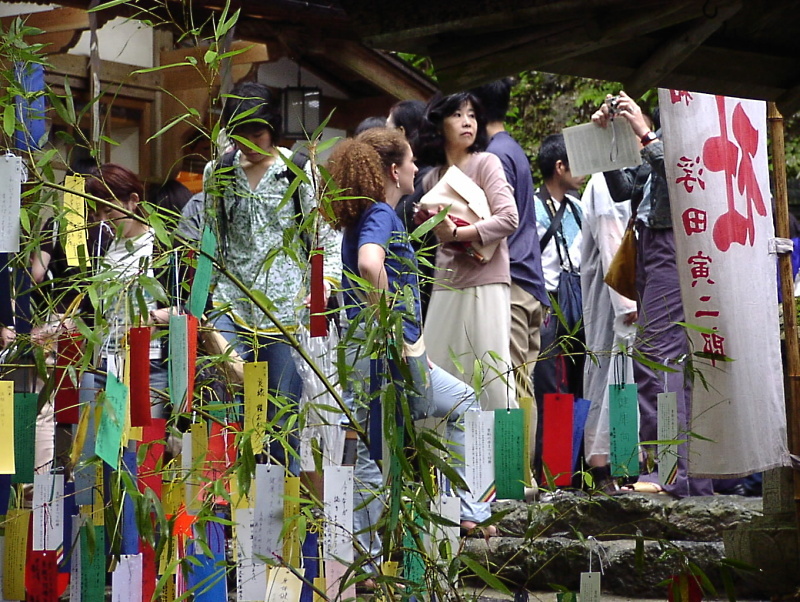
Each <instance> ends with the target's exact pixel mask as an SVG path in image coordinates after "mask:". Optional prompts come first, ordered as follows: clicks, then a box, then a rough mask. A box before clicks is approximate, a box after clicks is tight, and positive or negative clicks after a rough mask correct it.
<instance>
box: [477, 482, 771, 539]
mask: <svg viewBox="0 0 800 602" xmlns="http://www.w3.org/2000/svg"><path fill="white" fill-rule="evenodd" d="M761 510H762V502H761V498H760V497H741V496H736V495H714V496H708V497H693V498H684V499H681V500H676V499H674V498H672V497H670V496H668V495H654V494H639V493H628V494H624V495H616V496H608V495H594V496H591V497H589V496H584V495H581V494H576V493H572V492H570V491H560V492H559V495H557V496H555V498H554V499H553V501H552V502H549V503H531V504H527V503H525V502H522V501H517V500H504V501H501V502H496V503H495V504H493V505H492V511H493V512H494V513H495V514H497V513H503V512H507V513H508V514H507V515H506V516H505V517H504V518H503V519H502V520H501V521H500V523H499V524H498V529H499V531H500V533H501V534H504V535H507V536H511V537H527V538H531V537H544V536H546V537H552V536H560V537H566V538H572V539H580V538H585V537H589V536H590V535H591V536H593V537H596V538H598V539H617V538H620V537H623V536H632V535H636V534H637V533H641V534H642V535H643V536H644V537H647V538H654V539H670V540H673V539H674V540H685V541H722V532H723V531H725V530H726V529H730V528H733V527H735V526H737V525H739V524H747V523H750V522H752V521H753V520H754V519H755V518H756V517H760V516H762V511H761Z"/></svg>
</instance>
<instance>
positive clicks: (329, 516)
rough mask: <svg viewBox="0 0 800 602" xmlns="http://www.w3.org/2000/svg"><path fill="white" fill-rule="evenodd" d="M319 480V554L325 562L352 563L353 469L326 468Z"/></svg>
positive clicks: (346, 467)
mask: <svg viewBox="0 0 800 602" xmlns="http://www.w3.org/2000/svg"><path fill="white" fill-rule="evenodd" d="M323 479H324V490H325V496H324V497H325V499H324V504H323V510H324V512H325V527H324V530H323V539H322V549H323V555H324V557H325V559H326V560H334V559H336V560H340V561H342V562H353V536H352V533H353V467H352V466H326V467H325V468H324V474H323Z"/></svg>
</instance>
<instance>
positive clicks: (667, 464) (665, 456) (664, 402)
mask: <svg viewBox="0 0 800 602" xmlns="http://www.w3.org/2000/svg"><path fill="white" fill-rule="evenodd" d="M679 437H681V435H680V432H679V425H678V398H677V396H676V395H675V393H659V394H658V440H659V441H675V440H677V439H678V438H679ZM681 438H682V437H681ZM657 453H658V480H659V482H661V483H664V484H665V485H671V484H672V483H674V482H675V479H676V478H677V476H678V446H677V445H659V446H658V450H657Z"/></svg>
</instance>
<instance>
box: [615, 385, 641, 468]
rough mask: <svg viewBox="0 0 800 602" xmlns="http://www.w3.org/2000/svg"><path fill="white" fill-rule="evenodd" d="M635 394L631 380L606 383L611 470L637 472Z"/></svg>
mask: <svg viewBox="0 0 800 602" xmlns="http://www.w3.org/2000/svg"><path fill="white" fill-rule="evenodd" d="M638 411H639V398H638V395H637V388H636V385H635V384H626V385H624V386H621V385H614V384H612V385H609V386H608V422H609V439H610V444H611V458H610V463H611V474H612V476H615V477H622V476H635V475H638V474H639V415H638Z"/></svg>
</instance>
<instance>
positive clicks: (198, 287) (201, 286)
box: [189, 226, 217, 319]
mask: <svg viewBox="0 0 800 602" xmlns="http://www.w3.org/2000/svg"><path fill="white" fill-rule="evenodd" d="M216 253H217V237H216V236H215V235H214V232H213V231H212V230H211V228H209V227H208V226H206V227H205V228H204V229H203V238H202V240H201V241H200V255H199V256H198V257H197V268H196V269H195V271H194V281H193V282H192V292H191V295H190V297H189V313H190V314H192V315H193V316H195V317H197V318H198V319H200V318H201V317H202V316H203V311H204V310H205V308H206V301H207V299H208V289H209V288H210V287H211V270H212V268H213V266H214V263H213V258H214V257H215V256H216Z"/></svg>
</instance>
